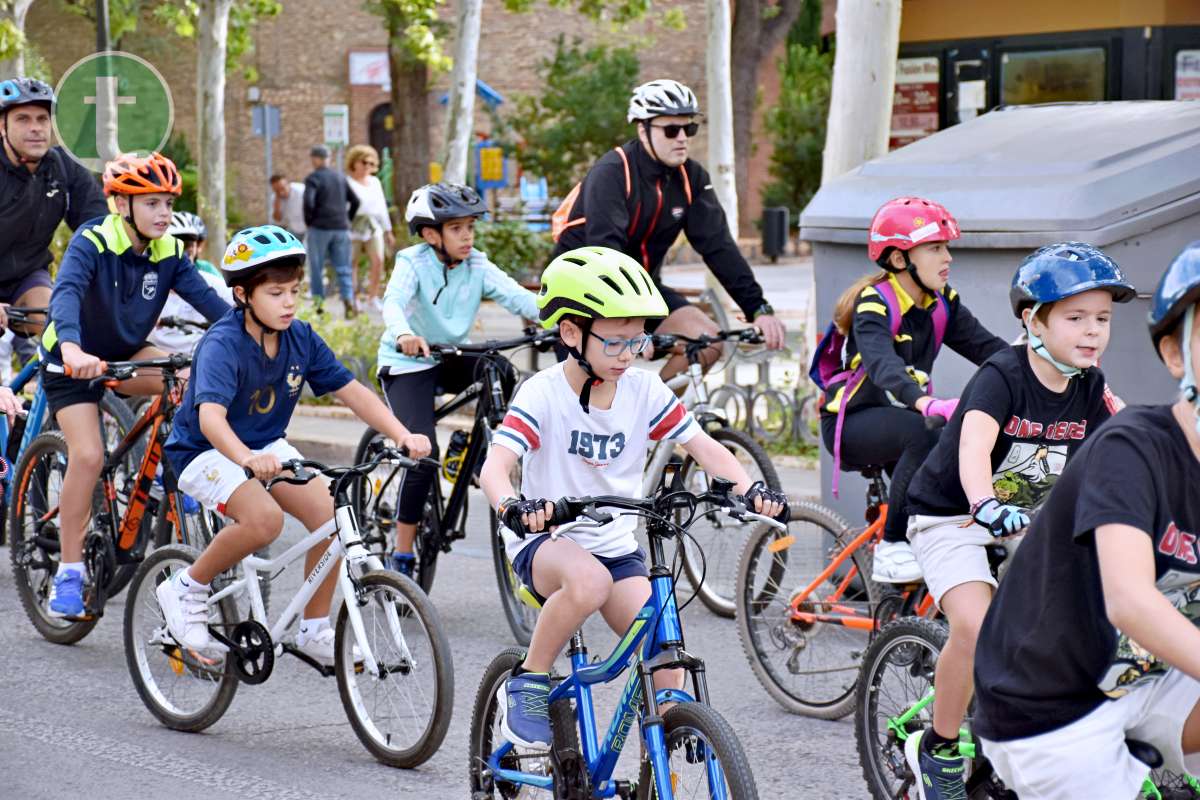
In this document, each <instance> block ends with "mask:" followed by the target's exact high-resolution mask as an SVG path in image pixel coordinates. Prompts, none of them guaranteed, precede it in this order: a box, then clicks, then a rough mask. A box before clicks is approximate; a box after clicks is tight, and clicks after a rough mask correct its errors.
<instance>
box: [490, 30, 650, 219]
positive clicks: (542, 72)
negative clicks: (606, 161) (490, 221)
mask: <svg viewBox="0 0 1200 800" xmlns="http://www.w3.org/2000/svg"><path fill="white" fill-rule="evenodd" d="M638 67H639V65H638V58H637V53H636V52H635V51H634V49H633V48H631V47H619V48H610V47H607V46H605V45H595V46H593V47H590V48H587V49H586V50H585V49H584V48H583V46H582V44H581V42H580V41H579V40H578V39H576V40H575V41H574V42H572V43H571V44H570V45H568V44H567V43H566V41H565V39H564V37H562V36H559V37H558V39H557V41H556V42H555V47H554V55H553V57H551V58H548V59H543V60H542V61H541V62H540V63H539V64H538V66H537V73H538V77H539V78H540V79H541V82H542V84H543V85H544V86H545V89H544V91H543V92H542V94H541V95H540V96H537V97H535V96H532V95H520V96H517V97H516V98H515V99H514V103H513V106H514V109H513V111H512V112H510V113H509V114H508V115H506V116H505V117H503V118H502V119H499V120H497V123H498V131H497V132H498V135H499V138H501V139H504V140H508V142H509V143H514V142H513V140H515V150H516V156H517V160H518V161H519V162H520V164H521V167H522V169H525V170H528V171H530V172H532V173H533V174H535V175H544V176H545V177H546V182H547V184H548V185H549V188H550V193H551V194H554V195H558V196H562V195H563V194H566V193H567V192H568V191H570V189H571V187H572V186H574V185H575V183H576V182H577V181H579V180H580V179H581V178H582V177H583V176H584V175H585V174H586V173H587V170H588V168H589V167H590V166H591V165H592V163H594V162H595V160H596V159H597V158H599V157H600V156H601V155H603V154H604V153H605V152H607V151H608V150H610V149H612V148H613V147H614V146H616V145H619V144H620V143H621V142H623V141H625V140H626V139H628V138H629V136H630V135H631V133H630V128H629V125H628V124H627V123H626V121H625V110H626V108H627V106H628V103H629V94H630V92H632V91H633V87H634V84H635V83H636V82H637V77H638Z"/></svg>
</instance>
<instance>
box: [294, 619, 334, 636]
mask: <svg viewBox="0 0 1200 800" xmlns="http://www.w3.org/2000/svg"><path fill="white" fill-rule="evenodd" d="M328 627H329V617H316V618H315V619H307V618H305V619H302V620H300V635H301V636H303V637H304V638H305V639H308V638H310V637H312V636H316V635H317V634H318V633H320V632H321V630H322V629H324V628H328Z"/></svg>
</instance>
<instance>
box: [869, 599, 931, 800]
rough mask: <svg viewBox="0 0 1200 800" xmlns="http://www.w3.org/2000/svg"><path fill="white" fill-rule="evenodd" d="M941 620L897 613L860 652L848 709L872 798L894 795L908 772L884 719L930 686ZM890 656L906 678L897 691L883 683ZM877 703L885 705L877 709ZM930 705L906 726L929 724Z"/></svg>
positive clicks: (910, 779) (899, 675) (899, 746)
mask: <svg viewBox="0 0 1200 800" xmlns="http://www.w3.org/2000/svg"><path fill="white" fill-rule="evenodd" d="M947 635H948V634H947V631H946V626H945V625H944V624H943V623H941V622H937V621H934V620H929V619H923V618H921V617H901V618H900V619H897V620H894V621H893V622H890V623H888V624H887V625H885V626H884V628H883V630H881V631H880V632H879V634H878V635H877V636H876V637H875V640H874V641H873V642H871V645H870V646H869V647H868V648H867V650H866V652H865V653H864V654H863V660H862V672H861V673H860V676H859V680H858V688H857V701H858V708H857V710H856V711H855V714H854V738H855V742H856V744H857V746H858V759H859V764H860V766H861V767H862V771H863V779H864V780H865V781H866V782H867V789H868V790H869V791H870V792H871V797H873V798H875V800H891V798H894V797H897V796H899V794H898V792H900V791H901V787H903V786H904V785H905V784H906V783H907V785H908V786H909V787H910V788H911V787H912V785H913V783H912V782H913V780H914V779H913V776H912V773H911V771H910V770H909V768H908V765H907V762H906V761H905V758H904V743H903V742H902V741H899V740H898V739H897V738H896V737H895V735H894V734H891V733H889V732H888V727H887V720H888V719H889V718H891V717H896V716H898V715H900V714H901V713H903V712H904V711H905V710H907V709H908V708H909V707H911V706H912V705H913V704H914V703H915V702H917V701H918V700H920V699H921V698H922V697H923V696H924V695H925V692H926V691H927V690H928V689H929V688H930V687H932V686H933V673H934V668H935V667H936V665H937V656H938V655H939V654H940V653H941V652H942V649H943V648H944V647H945V646H946V638H947ZM893 660H894V661H895V664H896V666H897V667H898V669H897V678H898V679H899V680H901V681H903V680H907V679H911V681H910V682H909V683H908V686H907V687H905V688H903V689H901V690H899V691H903V692H904V696H903V697H899V696H898V694H899V691H897V690H892V689H890V688H885V687H884V686H883V683H884V679H885V675H884V670H885V669H886V667H888V666H889V665H890V664H891V663H892V661H893ZM881 704H886V708H884V709H881V708H880V706H881ZM932 721H933V707H932V705H930V706H928V707H927V708H926V709H925V711H924V712H923V714H921V715H918V716H917V717H914V718H913V720H912V721H911V723H910V726H911V727H910V730H911V731H912V732H916V731H917V730H920V729H921V728H923V727H927V726H928V725H930V724H932Z"/></svg>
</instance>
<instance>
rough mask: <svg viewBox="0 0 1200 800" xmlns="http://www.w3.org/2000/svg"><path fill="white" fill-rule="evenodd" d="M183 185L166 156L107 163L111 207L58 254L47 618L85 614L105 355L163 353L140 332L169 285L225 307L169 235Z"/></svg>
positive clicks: (50, 378) (137, 383)
mask: <svg viewBox="0 0 1200 800" xmlns="http://www.w3.org/2000/svg"><path fill="white" fill-rule="evenodd" d="M182 189H183V184H182V182H181V180H180V178H179V170H177V169H176V168H175V165H174V164H173V163H172V162H171V160H170V159H168V158H165V157H164V156H162V155H159V154H158V153H153V154H151V155H149V156H147V157H144V158H143V157H138V156H136V155H129V154H127V155H121V156H118V157H117V158H116V159H115V160H114V161H112V162H110V163H109V164H108V166H107V167H106V168H105V170H104V192H105V194H106V195H108V196H109V197H111V198H112V199H113V205H114V206H115V209H116V213H113V214H109V215H108V216H106V217H101V218H99V219H95V220H93V221H92V222H90V223H87V224H86V225H83V226H81V227H80V228H79V230H78V231H76V233H75V235H74V236H73V237H72V238H71V243H70V244H69V245H68V246H67V250H66V252H65V253H64V254H63V259H62V265H61V266H60V268H59V271H58V280H57V283H56V285H55V287H54V293H53V294H52V295H51V297H50V324H49V325H48V326H47V327H46V331H45V333H44V334H43V336H42V350H43V351H44V356H45V371H44V374H43V376H42V386H43V387H44V388H45V390H46V400H47V402H48V403H49V405H50V411H51V413H53V414H54V415H55V418H56V420H57V422H58V426H59V428H60V429H62V432H63V435H64V436H65V437H66V440H67V453H68V460H67V471H66V474H65V475H64V477H63V494H62V499H61V502H60V508H59V513H60V523H61V526H62V527H61V531H60V533H59V537H60V544H61V548H62V549H61V553H60V558H59V566H58V573H57V575H56V577H55V579H54V587H53V589H52V591H51V593H50V598H49V609H48V613H49V614H50V615H51V616H56V617H65V618H68V619H71V618H78V617H80V616H83V615H84V614H86V610H85V608H84V603H83V582H84V568H83V538H84V526H85V525H86V522H87V517H88V514H89V512H90V510H91V497H92V491H93V488H94V487H95V485H96V480H97V479H98V478H99V476H100V466H101V462H102V460H103V457H104V450H103V446H102V443H101V441H100V428H99V426H97V425H96V417H97V414H98V413H99V402H100V397H101V395H102V394H103V393H104V387H103V386H101V385H95V386H93V385H92V384H91V383H90V382H91V380H92V379H93V378H96V377H99V376H100V375H101V374H103V372H104V370H105V367H106V364H105V362H106V361H125V360H130V359H145V358H156V357H161V356H163V355H165V354H164V353H163V352H162V351H160V350H157V349H155V348H153V347H150V346H149V345H148V344H147V343H146V337H147V336H148V335H149V334H150V331H151V330H152V329H153V328H154V324H155V322H156V321H157V320H158V317H159V314H160V313H161V312H162V307H163V304H164V303H165V302H166V300H167V296H168V295H169V294H170V292H171V291H172V290H174V291H176V292H178V293H179V295H180V296H181V297H183V299H185V300H187V301H188V302H189V303H190V304H191V305H192V306H193V307H194V308H196V309H197V310H198V311H200V313H202V314H203V315H204V316H205V317H207V318H208V319H209V320H210V321H216V320H218V319H220V318H221V317H222V316H224V314H225V312H226V311H228V310H229V306H228V305H227V304H226V303H225V301H224V300H222V299H221V298H220V297H219V296H218V295H217V293H216V292H214V291H213V289H212V287H211V286H209V285H208V284H207V283H205V281H204V279H203V278H201V277H200V274H199V273H198V272H197V271H196V267H195V265H193V264H192V262H191V260H189V259H188V257H187V254H186V253H185V252H184V246H183V244H182V243H181V242H179V241H177V240H176V239H174V238H173V237H171V236H168V235H166V233H167V228H168V227H169V226H170V225H171V211H172V206H173V205H174V203H175V198H177V197H179V195H180V193H181V192H182ZM85 298H86V302H85ZM161 388H162V383H161V380H160V378H158V377H157V376H142V377H137V378H133V379H131V380H128V381H124V382H123V383H122V384H121V386H120V389H119V391H120V392H121V393H123V394H156V393H157V392H159V391H160V390H161Z"/></svg>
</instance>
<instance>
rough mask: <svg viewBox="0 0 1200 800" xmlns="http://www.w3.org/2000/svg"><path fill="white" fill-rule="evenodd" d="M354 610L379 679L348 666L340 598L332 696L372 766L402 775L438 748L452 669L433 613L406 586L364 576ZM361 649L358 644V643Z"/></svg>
mask: <svg viewBox="0 0 1200 800" xmlns="http://www.w3.org/2000/svg"><path fill="white" fill-rule="evenodd" d="M358 586H359V589H360V590H361V592H362V595H361V599H362V600H363V601H365V602H364V603H363V604H362V605H357V606H356V607H357V608H358V611H359V613H360V614H361V615H362V623H363V629H364V631H365V634H366V638H367V641H366V643H365V644H367V645H369V647H370V649H371V653H372V654H373V655H374V657H375V660H376V662H377V663H378V665H379V668H380V670H381V674H378V675H373V674H370V673H368V672H367V670H366V667H365V666H360V665H356V664H355V658H354V652H353V649H354V645H355V644H356V641H355V636H354V631H353V628H352V627H351V624H350V612H349V609H348V606H347V604H348V603H351V602H355V599H354V598H347V601H346V603H343V604H342V609H341V611H340V612H339V613H338V619H337V628H336V635H337V639H336V648H337V658H336V661H335V667H334V669H335V671H336V673H337V681H338V693H339V694H340V695H341V698H342V707H343V708H345V710H346V716H347V717H348V718H349V720H350V725H351V727H353V728H354V733H355V734H357V736H358V738H359V741H361V742H362V743H363V745H364V746H365V747H366V748H367V750H369V751H370V752H371V755H373V756H375V758H377V759H379V761H381V762H383V763H384V764H387V765H388V766H392V767H404V768H406V769H408V768H412V767H416V766H418V765H419V764H423V763H424V762H425V761H427V760H428V759H429V757H430V756H432V755H433V754H434V753H435V752H437V749H438V748H439V747H440V746H441V744H442V740H443V739H445V738H446V729H447V728H449V727H450V715H451V713H452V712H453V704H454V664H453V662H452V660H451V657H450V645H449V643H448V642H447V641H446V635H445V633H444V631H443V629H442V625H441V622H440V621H439V620H438V615H437V612H436V611H435V610H434V607H433V604H432V603H430V602H429V598H428V597H426V596H425V593H424V592H422V591H420V589H418V588H417V585H416V584H415V583H413V581H412V580H410V579H409V578H406V577H405V576H403V575H397V574H395V573H393V572H382V571H376V572H369V573H367V574H366V575H363V576H362V578H360V579H359V581H358ZM359 644H362V643H359Z"/></svg>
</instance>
